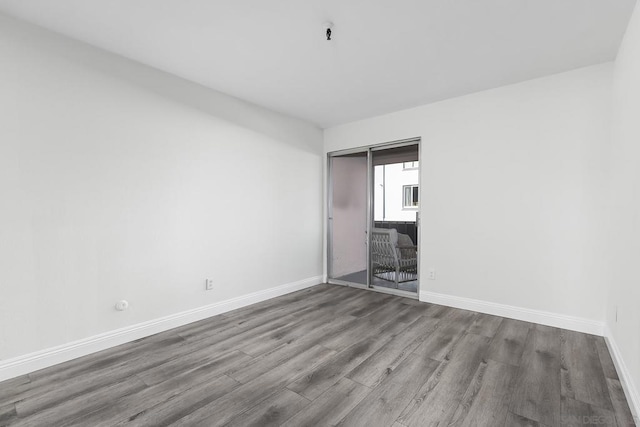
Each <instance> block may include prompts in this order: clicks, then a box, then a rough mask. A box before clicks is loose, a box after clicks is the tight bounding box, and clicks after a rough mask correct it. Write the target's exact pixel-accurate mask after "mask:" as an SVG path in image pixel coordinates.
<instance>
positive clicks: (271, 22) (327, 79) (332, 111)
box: [0, 0, 635, 127]
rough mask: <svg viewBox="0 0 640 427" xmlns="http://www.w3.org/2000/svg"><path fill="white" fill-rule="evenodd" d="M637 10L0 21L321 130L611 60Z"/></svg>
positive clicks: (17, 6)
mask: <svg viewBox="0 0 640 427" xmlns="http://www.w3.org/2000/svg"><path fill="white" fill-rule="evenodd" d="M634 4H635V0H482V1H479V0H399V1H392V0H55V1H53V0H0V11H3V12H5V13H7V14H9V15H13V16H17V17H20V18H22V19H24V20H26V21H30V22H33V23H36V24H39V25H41V26H43V27H46V28H49V29H52V30H55V31H58V32H60V33H63V34H66V35H68V36H71V37H73V38H76V39H79V40H82V41H85V42H87V43H90V44H93V45H95V46H99V47H101V48H104V49H106V50H109V51H112V52H115V53H118V54H120V55H123V56H126V57H128V58H132V59H134V60H137V61H139V62H142V63H145V64H148V65H151V66H153V67H156V68H159V69H161V70H164V71H167V72H170V73H173V74H176V75H178V76H181V77H183V78H186V79H189V80H192V81H195V82H197V83H200V84H202V85H205V86H209V87H211V88H213V89H217V90H219V91H222V92H226V93H228V94H230V95H234V96H236V97H239V98H242V99H245V100H248V101H251V102H254V103H256V104H259V105H263V106H265V107H268V108H271V109H273V110H276V111H280V112H283V113H287V114H290V115H292V116H296V117H300V118H302V119H305V120H308V121H311V122H313V123H315V124H317V125H319V126H321V127H328V126H332V125H336V124H340V123H344V122H348V121H352V120H356V119H361V118H365V117H370V116H374V115H378V114H383V113H388V112H392V111H396V110H400V109H404V108H409V107H413V106H417V105H421V104H426V103H430V102H434V101H438V100H442V99H446V98H451V97H454V96H459V95H463V94H467V93H472V92H476V91H479V90H483V89H489V88H492V87H497V86H502V85H505V84H509V83H515V82H518V81H523V80H528V79H531V78H536V77H541V76H544V75H548V74H553V73H558V72H562V71H566V70H571V69H574V68H579V67H583V66H587V65H591V64H596V63H600V62H604V61H609V60H612V59H614V58H615V55H616V52H617V49H618V46H619V44H620V41H621V39H622V35H623V33H624V30H625V28H626V25H627V22H628V19H629V17H630V15H631V12H632V9H633V6H634ZM327 20H331V21H333V22H334V29H333V40H332V41H330V42H329V41H326V39H325V37H324V28H323V23H324V22H325V21H327Z"/></svg>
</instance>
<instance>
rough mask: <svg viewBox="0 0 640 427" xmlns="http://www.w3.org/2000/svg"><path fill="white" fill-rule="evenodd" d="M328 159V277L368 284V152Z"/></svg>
mask: <svg viewBox="0 0 640 427" xmlns="http://www.w3.org/2000/svg"><path fill="white" fill-rule="evenodd" d="M329 162H330V164H329V167H330V171H331V172H330V176H331V183H330V192H329V202H330V204H329V209H330V211H329V226H330V227H331V233H330V242H329V245H330V251H329V254H330V259H329V264H328V266H329V278H330V279H335V280H339V281H344V282H349V283H356V284H360V285H367V221H368V220H367V217H368V204H369V200H368V197H367V187H368V185H367V182H368V177H369V175H368V168H369V166H368V165H369V163H368V152H367V151H365V152H361V153H354V154H348V155H342V156H333V157H330V158H329Z"/></svg>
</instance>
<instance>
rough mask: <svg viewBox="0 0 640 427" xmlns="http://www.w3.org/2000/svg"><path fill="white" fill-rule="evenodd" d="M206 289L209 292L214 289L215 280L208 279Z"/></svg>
mask: <svg viewBox="0 0 640 427" xmlns="http://www.w3.org/2000/svg"><path fill="white" fill-rule="evenodd" d="M205 289H206V290H208V291H210V290H212V289H213V279H207V280H206V281H205Z"/></svg>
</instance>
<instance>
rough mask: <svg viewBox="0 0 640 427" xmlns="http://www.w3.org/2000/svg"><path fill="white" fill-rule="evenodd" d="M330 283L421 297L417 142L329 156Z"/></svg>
mask: <svg viewBox="0 0 640 427" xmlns="http://www.w3.org/2000/svg"><path fill="white" fill-rule="evenodd" d="M328 165H329V191H328V202H329V205H328V212H329V221H328V226H329V233H328V258H327V266H328V277H329V281H330V282H333V283H339V284H346V285H350V286H356V287H368V288H372V289H374V290H378V291H380V292H390V293H397V294H402V295H407V296H414V297H415V296H417V292H418V210H419V208H420V181H419V179H420V177H419V172H420V164H419V144H418V141H416V140H413V141H407V142H401V143H395V144H387V145H383V146H372V147H363V148H361V149H358V150H351V151H347V152H338V153H330V154H329V157H328Z"/></svg>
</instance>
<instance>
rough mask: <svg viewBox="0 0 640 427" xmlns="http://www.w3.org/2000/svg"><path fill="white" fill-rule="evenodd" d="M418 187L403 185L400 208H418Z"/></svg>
mask: <svg viewBox="0 0 640 427" xmlns="http://www.w3.org/2000/svg"><path fill="white" fill-rule="evenodd" d="M418 194H419V191H418V186H417V185H403V186H402V196H403V197H402V207H403V208H405V209H416V208H417V207H418Z"/></svg>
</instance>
